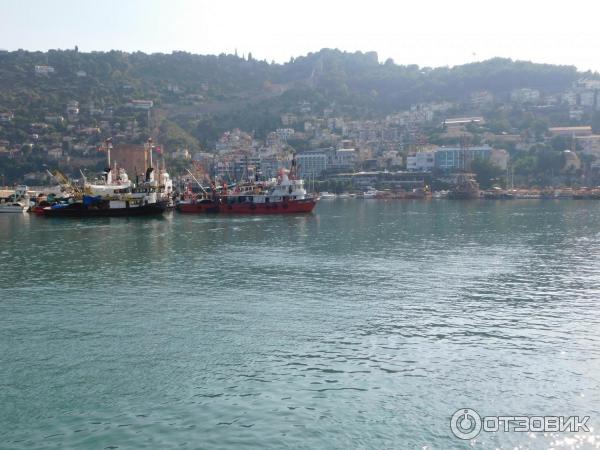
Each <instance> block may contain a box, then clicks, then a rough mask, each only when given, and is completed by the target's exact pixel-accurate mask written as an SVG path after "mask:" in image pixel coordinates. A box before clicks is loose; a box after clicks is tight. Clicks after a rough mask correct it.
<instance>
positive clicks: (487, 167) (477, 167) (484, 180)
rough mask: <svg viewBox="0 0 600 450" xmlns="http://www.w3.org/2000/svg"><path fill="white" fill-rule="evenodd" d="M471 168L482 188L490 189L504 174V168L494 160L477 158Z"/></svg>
mask: <svg viewBox="0 0 600 450" xmlns="http://www.w3.org/2000/svg"><path fill="white" fill-rule="evenodd" d="M471 170H472V171H473V173H475V176H476V178H477V182H478V183H479V186H480V187H481V188H482V189H489V188H491V187H492V186H493V185H494V184H498V182H499V181H500V177H501V176H502V173H503V171H502V169H501V168H500V167H498V166H497V165H496V164H494V163H493V162H491V161H489V160H486V159H483V158H477V159H475V160H474V161H473V162H472V163H471Z"/></svg>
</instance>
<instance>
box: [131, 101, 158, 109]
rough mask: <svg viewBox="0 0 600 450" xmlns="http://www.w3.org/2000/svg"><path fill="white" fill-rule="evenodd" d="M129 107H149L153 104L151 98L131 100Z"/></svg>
mask: <svg viewBox="0 0 600 450" xmlns="http://www.w3.org/2000/svg"><path fill="white" fill-rule="evenodd" d="M129 106H130V107H131V108H135V109H145V110H148V109H151V108H152V107H153V106H154V102H153V101H152V100H131V103H129Z"/></svg>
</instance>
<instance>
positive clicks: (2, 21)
mask: <svg viewBox="0 0 600 450" xmlns="http://www.w3.org/2000/svg"><path fill="white" fill-rule="evenodd" d="M599 13H600V0H595V1H594V0H591V1H582V0H571V1H564V0H563V1H555V0H546V1H541V0H540V1H534V0H518V1H516V0H478V1H473V0H447V1H434V0H410V1H405V0H390V1H382V0H364V1H353V0H345V1H338V0H332V1H328V0H302V1H294V2H291V1H289V2H286V1H284V0H279V1H272V0H265V1H261V0H248V1H241V0H214V1H204V0H197V1H194V0H51V1H50V0H0V48H2V49H6V50H15V49H18V48H24V49H28V50H46V49H49V48H72V47H74V46H75V45H78V46H79V49H80V50H81V51H91V50H110V49H119V50H126V51H135V50H141V51H144V52H165V53H170V52H171V51H173V50H185V51H189V52H193V53H213V54H214V53H223V52H225V53H232V52H233V51H234V50H235V49H237V50H238V53H239V54H240V55H241V54H242V53H246V54H247V53H248V52H252V54H253V56H254V57H255V58H259V59H267V60H269V61H271V60H275V61H279V62H282V61H287V60H289V58H290V57H291V56H298V55H302V54H306V53H308V52H310V51H316V50H319V49H320V48H323V47H334V48H340V49H342V50H347V51H355V50H361V51H368V50H375V51H377V52H378V53H379V58H380V60H384V59H386V58H388V57H391V58H393V59H394V60H395V61H396V62H397V63H400V64H419V65H421V66H443V65H455V64H462V63H465V62H471V61H479V60H482V59H487V58H491V57H493V56H504V57H510V58H513V59H526V60H532V61H536V62H547V63H558V64H574V65H576V66H577V67H578V68H580V69H582V70H588V69H592V70H597V71H600V14H599Z"/></svg>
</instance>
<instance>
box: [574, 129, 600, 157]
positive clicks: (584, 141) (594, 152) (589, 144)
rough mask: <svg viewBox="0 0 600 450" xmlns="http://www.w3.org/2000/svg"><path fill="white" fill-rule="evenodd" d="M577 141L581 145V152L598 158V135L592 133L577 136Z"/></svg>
mask: <svg viewBox="0 0 600 450" xmlns="http://www.w3.org/2000/svg"><path fill="white" fill-rule="evenodd" d="M575 139H576V140H577V143H578V144H580V145H581V148H582V152H583V153H584V154H586V155H591V156H595V157H596V158H600V135H599V134H592V135H590V136H577V137H576V138H575Z"/></svg>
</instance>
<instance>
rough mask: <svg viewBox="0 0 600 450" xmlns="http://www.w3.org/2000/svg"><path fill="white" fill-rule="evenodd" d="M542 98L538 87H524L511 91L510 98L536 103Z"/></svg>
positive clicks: (517, 101)
mask: <svg viewBox="0 0 600 450" xmlns="http://www.w3.org/2000/svg"><path fill="white" fill-rule="evenodd" d="M540 98H541V95H540V91H538V90H537V89H530V88H522V89H513V90H512V91H511V92H510V100H511V101H513V102H516V103H536V102H538V101H539V100H540Z"/></svg>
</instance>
